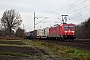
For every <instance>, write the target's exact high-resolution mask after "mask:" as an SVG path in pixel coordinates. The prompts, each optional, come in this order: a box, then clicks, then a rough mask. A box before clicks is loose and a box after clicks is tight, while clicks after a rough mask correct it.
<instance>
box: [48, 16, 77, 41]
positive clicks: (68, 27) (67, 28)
mask: <svg viewBox="0 0 90 60" xmlns="http://www.w3.org/2000/svg"><path fill="white" fill-rule="evenodd" d="M65 18H66V15H65ZM62 21H63V23H62V24H61V25H57V26H54V27H51V28H50V29H49V37H50V38H53V39H75V34H76V27H75V25H74V24H67V23H65V22H64V20H62Z"/></svg>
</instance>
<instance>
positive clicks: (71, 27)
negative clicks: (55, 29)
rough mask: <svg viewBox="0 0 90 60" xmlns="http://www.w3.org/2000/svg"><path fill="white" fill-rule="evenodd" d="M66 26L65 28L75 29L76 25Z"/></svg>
mask: <svg viewBox="0 0 90 60" xmlns="http://www.w3.org/2000/svg"><path fill="white" fill-rule="evenodd" d="M64 28H65V29H67V28H70V29H73V28H74V26H64Z"/></svg>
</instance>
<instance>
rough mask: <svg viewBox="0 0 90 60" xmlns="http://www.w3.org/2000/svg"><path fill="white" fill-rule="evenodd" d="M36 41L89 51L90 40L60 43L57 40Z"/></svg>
mask: <svg viewBox="0 0 90 60" xmlns="http://www.w3.org/2000/svg"><path fill="white" fill-rule="evenodd" d="M38 40H39V41H42V42H47V43H56V44H58V45H64V46H71V47H75V48H81V49H86V50H90V40H86V39H75V40H73V41H71V40H68V41H64V42H61V41H59V40H45V39H42V40H41V39H38Z"/></svg>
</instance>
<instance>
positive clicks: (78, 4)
mask: <svg viewBox="0 0 90 60" xmlns="http://www.w3.org/2000/svg"><path fill="white" fill-rule="evenodd" d="M85 2H86V0H84V1H83V2H81V3H79V4H77V5H75V6H73V7H74V8H75V7H77V6H81V5H82V4H84V3H85ZM73 7H72V8H70V9H67V10H71V9H73Z"/></svg>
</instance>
